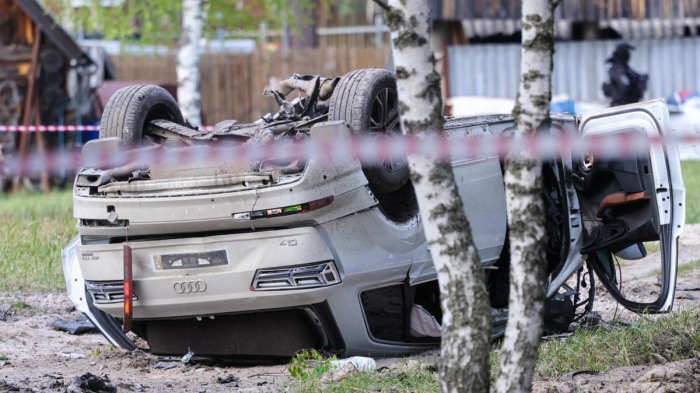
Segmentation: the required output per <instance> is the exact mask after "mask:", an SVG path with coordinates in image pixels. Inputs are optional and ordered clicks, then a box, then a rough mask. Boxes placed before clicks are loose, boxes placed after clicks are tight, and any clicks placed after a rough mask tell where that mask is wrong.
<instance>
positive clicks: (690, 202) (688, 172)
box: [681, 161, 700, 224]
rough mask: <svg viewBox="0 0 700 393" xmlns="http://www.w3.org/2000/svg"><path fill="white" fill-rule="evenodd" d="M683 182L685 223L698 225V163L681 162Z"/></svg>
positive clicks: (699, 208)
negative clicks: (684, 190)
mask: <svg viewBox="0 0 700 393" xmlns="http://www.w3.org/2000/svg"><path fill="white" fill-rule="evenodd" d="M681 170H682V171H683V182H684V183H685V189H686V195H685V209H686V210H685V212H686V217H685V222H686V223H687V224H697V223H700V161H683V162H681Z"/></svg>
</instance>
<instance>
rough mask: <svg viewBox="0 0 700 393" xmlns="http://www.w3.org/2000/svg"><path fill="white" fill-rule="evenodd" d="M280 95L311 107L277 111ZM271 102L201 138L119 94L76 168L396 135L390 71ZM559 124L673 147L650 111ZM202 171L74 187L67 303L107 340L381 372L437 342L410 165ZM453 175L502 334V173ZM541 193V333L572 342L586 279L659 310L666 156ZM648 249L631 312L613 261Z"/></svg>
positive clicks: (552, 165)
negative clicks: (647, 287) (651, 269)
mask: <svg viewBox="0 0 700 393" xmlns="http://www.w3.org/2000/svg"><path fill="white" fill-rule="evenodd" d="M293 91H300V92H302V93H304V94H303V95H300V96H299V97H298V98H296V99H294V100H292V101H288V100H287V96H288V95H290V93H292V92H293ZM266 94H268V95H271V96H272V97H274V99H276V100H277V102H278V103H279V105H280V111H279V112H278V113H277V114H275V115H266V116H264V117H262V118H261V119H260V120H258V121H256V122H254V123H251V124H239V123H236V122H235V121H228V122H223V123H220V124H218V125H217V126H216V128H215V129H214V130H213V131H203V130H199V129H197V128H196V127H192V126H190V125H189V124H188V123H187V122H186V121H185V120H184V119H183V118H182V115H181V113H180V111H179V109H178V107H177V105H176V103H175V101H174V100H173V99H172V97H170V96H169V95H168V94H167V93H166V92H165V91H163V90H162V89H160V88H158V87H155V86H132V87H127V88H125V89H122V90H120V91H119V92H118V93H117V94H115V96H114V97H112V98H111V99H110V101H109V103H108V104H107V107H106V109H105V114H104V116H103V118H102V125H101V128H100V137H101V139H100V140H98V141H95V142H91V143H90V144H88V145H86V147H85V150H84V154H89V153H90V151H92V152H93V153H94V152H95V151H98V150H99V151H100V152H104V151H109V152H111V154H112V155H119V154H123V153H124V152H125V151H132V152H133V151H137V152H139V151H153V150H158V151H161V152H162V151H165V152H167V151H173V152H183V151H184V152H189V153H191V154H199V155H200V156H206V155H207V154H209V152H210V151H211V150H210V149H213V146H214V145H216V146H217V147H218V148H221V146H224V147H226V146H230V148H231V149H235V148H237V147H239V146H241V145H245V144H267V143H276V142H277V141H280V140H300V139H305V138H312V139H313V138H326V137H329V136H330V137H333V138H336V139H337V140H340V141H341V142H340V143H342V140H343V138H345V139H347V140H349V139H350V138H353V137H356V136H357V135H360V134H364V135H371V136H376V137H377V138H391V137H393V136H394V135H396V134H398V133H400V131H399V130H398V117H399V106H398V101H397V96H396V86H395V79H394V76H393V75H392V74H391V73H390V72H388V71H385V70H379V69H368V70H358V71H354V72H351V73H349V74H347V75H345V76H343V77H340V78H335V79H326V78H320V77H317V76H300V75H295V76H294V77H292V78H291V79H289V80H286V81H283V82H282V83H280V84H278V85H277V86H276V87H275V88H273V89H270V90H269V91H267V92H266ZM553 121H554V123H555V125H556V127H554V128H553V129H556V130H558V131H557V132H562V133H570V134H571V135H583V136H584V137H585V136H588V135H590V136H595V135H605V134H615V133H642V134H644V135H648V136H654V137H656V136H669V135H672V134H673V130H672V129H671V127H670V123H669V118H668V111H667V109H666V107H665V104H664V103H663V102H662V101H652V102H648V103H643V104H638V105H633V106H627V107H619V108H614V109H610V110H606V111H603V112H599V113H592V114H588V115H585V116H579V117H578V118H574V117H573V116H569V115H557V116H555V117H554V119H553ZM513 127H514V126H513V121H512V119H510V118H508V117H503V116H492V117H477V118H464V119H458V118H448V119H447V123H446V132H447V133H448V135H449V137H450V138H451V139H454V140H456V141H459V140H460V139H463V138H471V137H480V138H483V137H499V136H504V135H508V134H509V133H510V132H511V131H512V130H513ZM202 162H203V163H202V164H201V165H192V164H184V163H179V162H173V161H172V160H166V159H163V160H161V161H155V162H153V161H151V162H142V161H139V160H135V161H133V162H130V163H128V164H126V165H121V166H118V167H114V166H113V165H110V164H109V160H107V159H104V160H97V161H96V162H95V163H94V165H90V166H88V167H86V168H84V169H82V170H81V171H80V172H79V173H78V175H77V178H76V181H75V186H74V215H75V217H76V218H77V220H78V224H77V228H78V232H79V235H78V236H77V237H76V238H75V239H74V240H73V241H72V242H71V244H69V245H68V246H67V247H66V248H65V249H64V251H63V269H64V273H65V277H66V284H67V286H68V292H69V295H70V298H71V300H72V301H73V303H74V304H75V306H76V307H77V308H78V309H79V310H80V311H82V312H83V313H85V315H87V316H88V318H90V320H92V321H93V322H94V323H95V325H96V326H97V327H98V328H99V329H100V331H101V332H102V333H103V334H104V335H105V337H106V338H107V339H108V340H109V341H110V342H111V343H113V344H115V345H119V346H121V347H123V348H127V349H133V348H135V344H134V343H133V341H132V339H130V336H129V335H127V334H126V332H129V331H130V332H132V333H133V334H135V335H137V336H139V337H141V338H143V339H144V340H145V341H146V342H147V343H148V346H149V349H150V351H151V352H152V353H154V354H161V355H183V354H186V353H188V352H194V353H195V354H196V355H199V356H211V357H226V358H232V359H250V358H255V359H285V358H289V357H291V356H293V355H294V353H296V352H297V351H298V350H300V349H308V348H315V349H318V350H323V351H327V352H330V353H336V354H341V355H372V356H383V355H396V354H405V353H410V352H415V351H419V350H422V349H425V348H429V347H432V346H435V345H438V344H439V341H440V325H439V321H440V320H441V317H442V313H441V310H440V303H439V290H438V286H437V282H436V272H435V269H434V267H433V264H432V261H431V258H430V254H429V252H428V247H427V244H426V240H425V237H424V235H423V229H422V223H421V220H420V218H419V215H418V214H417V213H418V206H417V203H416V200H415V195H414V193H413V187H412V185H411V182H410V180H409V178H408V170H407V165H406V163H405V162H404V161H402V160H400V159H399V160H396V159H392V158H391V157H387V158H386V159H383V160H379V162H372V163H364V162H362V161H361V160H360V159H358V158H356V157H355V156H353V155H351V154H349V153H348V154H345V155H343V154H338V155H337V156H336V157H335V158H334V159H333V160H331V161H323V160H321V159H316V158H313V157H311V158H308V159H305V158H300V157H293V156H292V157H290V156H285V157H273V158H265V159H260V160H258V159H251V160H250V162H248V163H245V164H238V165H218V164H217V165H212V164H207V162H206V161H202ZM452 163H453V168H454V173H455V178H456V180H457V182H458V186H459V191H460V195H461V197H462V200H463V202H464V209H465V213H466V215H467V217H468V219H469V221H470V224H471V227H472V230H473V233H474V239H475V242H476V246H477V248H478V251H479V256H480V258H481V261H482V264H483V266H484V268H485V269H487V270H486V271H487V286H488V288H489V291H490V295H491V304H492V309H493V315H494V321H495V324H496V329H495V332H496V334H498V333H499V332H500V331H502V326H503V324H504V321H505V319H504V317H503V316H504V315H505V312H504V310H505V309H506V307H507V299H508V267H509V261H510V258H509V251H508V247H507V230H508V228H507V221H506V199H505V191H504V185H503V175H502V162H501V160H500V159H499V157H498V156H496V155H488V154H483V155H477V156H470V157H455V158H454V159H453V160H452ZM543 176H544V185H545V190H544V192H543V198H544V201H545V206H546V208H547V214H548V225H547V232H548V253H547V260H545V261H542V263H544V264H547V269H548V273H549V276H548V282H545V283H542V285H543V287H548V290H547V295H548V302H547V316H546V321H547V322H546V323H547V328H548V330H550V331H565V330H566V329H568V327H569V324H570V323H571V322H572V321H574V320H576V319H579V318H581V317H582V316H584V315H585V314H586V313H587V312H588V311H590V309H591V307H592V304H593V300H594V295H595V285H593V282H592V281H593V279H594V273H593V272H595V275H596V276H597V277H598V279H600V280H601V281H602V283H603V284H604V285H605V287H606V288H607V289H608V291H609V292H610V293H611V295H612V296H613V297H615V298H616V299H617V300H618V301H619V302H620V303H621V304H622V305H623V306H624V307H627V308H628V309H630V310H633V311H644V312H668V311H669V310H671V308H672V306H673V299H674V291H675V285H676V270H677V259H678V254H677V253H678V237H679V235H680V233H681V231H682V229H683V223H684V221H685V220H684V215H685V207H684V199H685V190H684V187H683V181H682V178H681V171H680V161H679V158H678V152H677V148H675V146H668V145H667V146H665V147H661V146H653V147H651V148H650V149H649V151H648V154H643V155H640V156H639V157H638V158H637V159H636V160H610V159H594V158H593V157H591V156H586V155H584V156H576V155H573V154H568V155H566V154H565V155H563V156H562V157H560V159H557V160H552V161H551V162H547V163H546V164H545V165H544V168H543ZM645 242H646V243H647V244H648V242H659V244H660V252H659V255H660V256H659V261H658V263H659V267H660V272H661V289H660V290H659V291H658V293H656V294H655V295H654V296H653V298H651V299H638V298H633V297H630V296H628V295H627V294H625V293H623V292H622V291H621V290H620V283H621V278H620V277H619V274H618V273H617V270H616V267H615V260H616V259H617V258H622V259H625V260H629V261H632V262H634V261H635V260H636V259H639V258H642V257H644V256H645V255H646V249H645V245H644V244H645ZM585 266H587V267H588V269H585ZM572 282H574V283H576V285H572V284H571V283H572ZM130 334H131V333H130Z"/></svg>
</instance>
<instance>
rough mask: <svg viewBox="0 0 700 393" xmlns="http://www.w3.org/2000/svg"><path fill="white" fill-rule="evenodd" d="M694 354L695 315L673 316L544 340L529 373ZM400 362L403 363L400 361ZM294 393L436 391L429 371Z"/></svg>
mask: <svg viewBox="0 0 700 393" xmlns="http://www.w3.org/2000/svg"><path fill="white" fill-rule="evenodd" d="M698 352H700V314H698V311H697V310H685V311H678V312H676V313H673V314H670V315H668V316H664V317H661V318H654V319H652V318H649V317H647V316H640V317H639V318H638V319H637V320H636V323H635V324H634V325H632V326H618V327H613V328H611V329H609V330H603V329H599V330H584V331H579V332H577V333H576V334H574V335H573V336H572V337H570V338H568V339H566V340H549V341H545V342H544V343H543V344H542V345H541V346H540V350H539V358H538V360H537V365H536V369H535V373H536V376H537V377H538V378H553V377H558V376H561V375H563V374H567V373H572V372H576V371H584V370H585V371H607V370H611V369H613V368H617V367H626V366H640V365H652V364H661V363H666V362H673V361H678V360H684V359H690V358H693V357H695V356H697V353H698ZM403 363H406V361H404V362H403ZM497 374H498V353H497V352H496V351H494V352H492V356H491V376H492V381H493V380H495V377H496V375H497ZM291 390H292V391H295V392H319V391H323V392H368V391H373V392H395V391H400V392H404V391H407V392H437V391H439V382H438V374H437V372H435V370H434V369H430V368H426V367H414V368H411V369H409V370H406V369H405V368H402V367H397V368H396V369H395V370H391V369H389V370H387V369H380V370H379V371H369V372H356V373H354V374H350V375H349V376H347V377H346V378H344V379H342V380H340V381H338V382H323V381H321V377H317V378H314V379H311V380H305V381H295V382H294V383H293V384H292V386H291Z"/></svg>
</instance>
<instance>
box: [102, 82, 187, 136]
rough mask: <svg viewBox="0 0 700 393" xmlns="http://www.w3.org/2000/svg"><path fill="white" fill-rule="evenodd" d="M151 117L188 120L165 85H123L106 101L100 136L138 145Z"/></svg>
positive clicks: (173, 120) (154, 118) (177, 121)
mask: <svg viewBox="0 0 700 393" xmlns="http://www.w3.org/2000/svg"><path fill="white" fill-rule="evenodd" d="M152 120H169V121H172V122H175V123H178V124H184V123H185V121H184V119H183V117H182V112H180V107H178V106H177V102H175V99H174V98H173V96H171V95H170V93H168V92H167V91H166V90H165V89H163V88H162V87H160V86H153V85H135V86H127V87H124V88H121V89H119V90H117V92H116V93H114V95H112V97H111V98H110V99H109V101H107V105H106V106H105V109H104V112H103V113H102V121H101V122H100V139H102V138H113V137H118V138H120V139H121V140H122V141H124V143H125V144H127V145H132V146H138V145H140V144H141V140H142V139H143V137H144V133H145V130H147V128H148V124H150V122H151V121H152Z"/></svg>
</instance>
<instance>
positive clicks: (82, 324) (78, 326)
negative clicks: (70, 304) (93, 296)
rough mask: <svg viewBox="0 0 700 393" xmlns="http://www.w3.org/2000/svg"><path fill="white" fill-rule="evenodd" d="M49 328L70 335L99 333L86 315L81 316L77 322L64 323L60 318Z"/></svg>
mask: <svg viewBox="0 0 700 393" xmlns="http://www.w3.org/2000/svg"><path fill="white" fill-rule="evenodd" d="M49 326H50V327H52V328H54V329H58V330H61V331H64V332H67V333H70V334H83V333H91V332H96V331H97V328H96V327H95V325H93V323H92V322H91V321H90V320H89V319H87V317H86V316H85V315H81V316H79V317H78V318H76V319H75V321H64V320H63V319H60V318H59V319H57V320H55V321H53V322H51V323H50V324H49Z"/></svg>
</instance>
